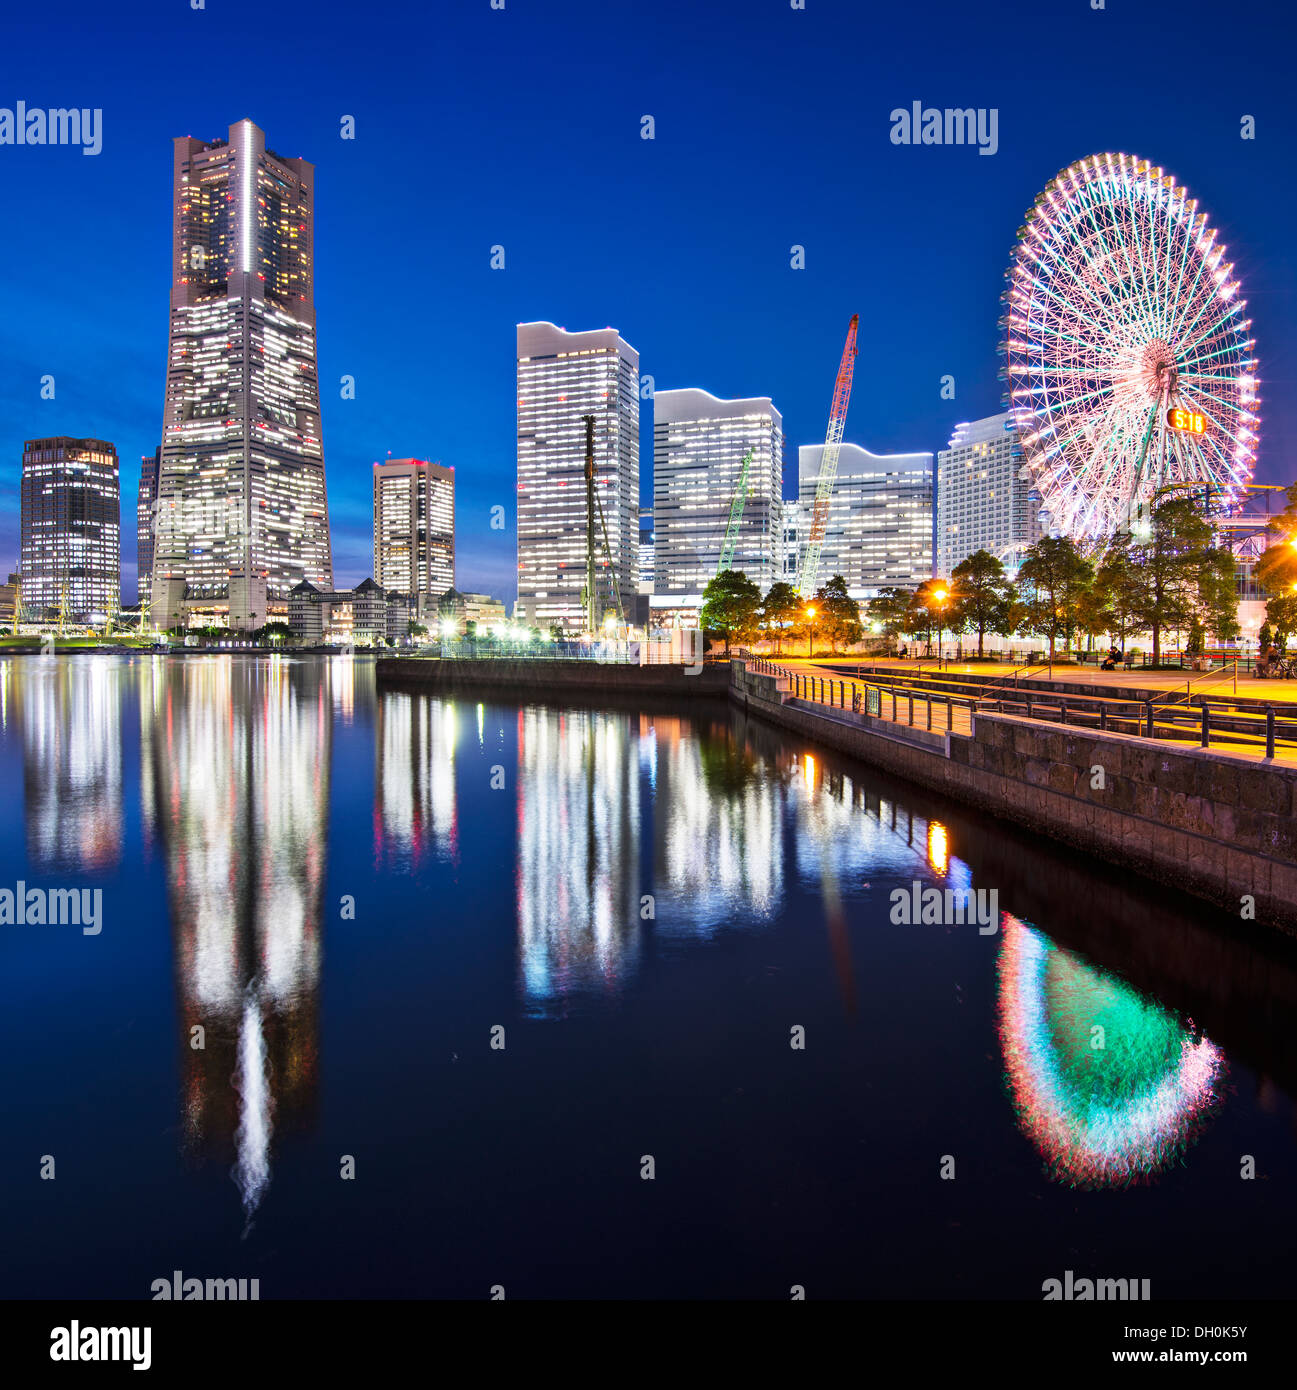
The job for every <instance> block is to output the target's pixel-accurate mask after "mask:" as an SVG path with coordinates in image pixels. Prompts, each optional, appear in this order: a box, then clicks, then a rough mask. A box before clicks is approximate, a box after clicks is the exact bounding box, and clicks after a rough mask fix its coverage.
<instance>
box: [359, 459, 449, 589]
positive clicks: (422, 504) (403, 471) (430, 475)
mask: <svg viewBox="0 0 1297 1390" xmlns="http://www.w3.org/2000/svg"><path fill="white" fill-rule="evenodd" d="M374 578H375V579H376V580H377V581H378V583H380V584H381V585H382V586H383V587H384V588H385V589H390V590H393V591H395V592H396V593H398V594H433V595H436V594H444V593H445V592H446V590H447V589H450V588H453V587H454V584H455V470H454V469H453V468H443V467H442V465H441V464H439V463H425V462H424V460H423V459H388V460H387V461H386V462H384V463H376V464H375V465H374Z"/></svg>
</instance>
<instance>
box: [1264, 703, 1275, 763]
mask: <svg viewBox="0 0 1297 1390" xmlns="http://www.w3.org/2000/svg"><path fill="white" fill-rule="evenodd" d="M1265 755H1266V757H1267V758H1273V757H1274V706H1273V705H1267V706H1266V707H1265Z"/></svg>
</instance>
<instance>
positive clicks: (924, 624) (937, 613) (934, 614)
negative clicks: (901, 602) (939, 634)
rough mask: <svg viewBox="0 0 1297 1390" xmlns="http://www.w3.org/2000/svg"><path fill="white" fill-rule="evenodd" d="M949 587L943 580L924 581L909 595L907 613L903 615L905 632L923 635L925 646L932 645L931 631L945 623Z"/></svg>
mask: <svg viewBox="0 0 1297 1390" xmlns="http://www.w3.org/2000/svg"><path fill="white" fill-rule="evenodd" d="M949 593H950V585H949V584H947V583H946V581H945V580H944V579H925V580H924V581H923V583H922V584H920V585H919V587H918V588H917V589H915V591H914V592H913V593H912V594H911V595H910V607H909V611H908V612H907V613H906V615H905V630H906V631H907V632H912V633H916V634H917V633H920V632H921V633H923V640H924V643H925V644H926V645H927V646H931V645H932V629H933V626H934V624H935V625H938V626H940V625H943V624H944V623H945V611H944V610H945V607H946V604H947V603H948V602H949V597H948V595H949Z"/></svg>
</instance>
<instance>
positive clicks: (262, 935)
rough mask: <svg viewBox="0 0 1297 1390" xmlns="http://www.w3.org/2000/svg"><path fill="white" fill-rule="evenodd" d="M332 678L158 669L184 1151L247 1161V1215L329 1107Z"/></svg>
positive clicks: (313, 668) (285, 666)
mask: <svg viewBox="0 0 1297 1390" xmlns="http://www.w3.org/2000/svg"><path fill="white" fill-rule="evenodd" d="M329 683H330V675H329V672H328V668H326V667H325V666H324V665H323V664H322V663H318V662H307V663H293V662H288V661H285V660H282V659H280V658H278V657H272V658H270V659H269V660H267V661H251V660H246V659H244V658H233V657H199V658H188V659H185V660H183V661H176V660H169V661H163V660H157V661H154V662H150V663H148V665H147V666H146V667H145V668H144V676H143V688H142V690H141V700H140V708H141V725H142V728H141V735H142V737H141V746H142V750H143V751H142V780H143V781H144V783H145V784H146V795H145V798H144V801H145V807H146V813H147V814H150V815H151V816H152V818H153V826H152V830H153V832H154V834H155V835H156V836H157V838H158V840H159V842H160V844H161V846H162V852H163V854H164V856H165V860H166V866H167V880H168V890H169V897H170V905H171V925H172V934H173V937H174V940H175V954H176V975H177V990H178V994H179V1001H180V1010H179V1012H180V1018H181V1025H182V1027H181V1038H180V1055H181V1074H182V1086H183V1107H184V1114H183V1130H184V1139H185V1148H186V1151H187V1152H188V1153H189V1154H190V1155H191V1156H192V1157H194V1158H195V1159H214V1160H217V1161H226V1162H232V1163H233V1176H234V1180H235V1182H236V1183H237V1184H238V1187H239V1190H240V1193H241V1195H242V1198H243V1205H244V1211H245V1214H246V1218H247V1221H248V1222H249V1223H250V1222H251V1219H252V1217H253V1214H254V1213H255V1211H256V1209H257V1206H258V1204H259V1202H260V1200H261V1197H262V1194H263V1192H264V1191H265V1188H266V1185H267V1183H268V1182H269V1179H270V1165H271V1152H272V1138H273V1135H274V1134H275V1132H276V1131H280V1132H282V1131H285V1130H288V1129H291V1128H295V1127H305V1126H306V1125H307V1124H308V1123H309V1122H310V1119H311V1118H312V1115H313V1111H314V1105H315V1092H316V1079H317V1078H316V1071H317V1028H318V1018H317V1010H318V1000H317V993H318V985H319V971H320V908H321V892H322V888H323V880H324V867H325V847H326V832H327V828H328V793H329V786H328V782H329V763H330V749H331V728H332V719H333V713H334V708H335V703H336V702H335V701H334V700H333V699H332V698H331V695H330V691H329V688H328V687H329ZM197 1028H201V1029H202V1030H203V1032H204V1033H205V1046H204V1047H203V1048H195V1047H194V1046H193V1045H192V1043H193V1039H194V1037H195V1036H196V1033H195V1030H196V1029H197Z"/></svg>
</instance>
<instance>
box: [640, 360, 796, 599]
mask: <svg viewBox="0 0 1297 1390" xmlns="http://www.w3.org/2000/svg"><path fill="white" fill-rule="evenodd" d="M783 446H784V434H783V417H782V416H781V415H780V413H779V412H778V411H777V410H776V409H775V407H774V404H773V403H772V402H771V400H770V397H769V396H757V397H753V398H750V399H740V400H732V401H722V400H718V399H717V398H716V397H715V396H713V395H711V394H710V393H709V392H707V391H700V390H697V389H695V388H692V387H691V388H687V389H684V390H680V391H658V392H655V393H654V396H653V560H654V575H653V593H654V596H655V598H657V599H658V600H659V605H658V606H662V605H663V604H664V603H665V602H666V601H667V600H674V601H675V602H676V603H681V604H688V603H698V604H701V602H702V593H703V590H704V589H705V588H706V586H707V583H708V581H709V580H711V579H713V578H714V577H715V575H716V568H717V565H718V564H719V562H720V556H721V545H722V543H723V542H724V540H725V534H726V529H727V527H728V524H729V517H730V508H731V505H732V504H733V502H734V497H735V492H736V490H737V488H738V485H739V477H740V473H741V470H742V463H743V458H744V456H745V455H746V454H748V453H749V452H751V454H752V460H751V462H750V463H749V465H748V474H747V498H746V501H745V504H744V507H743V512H742V516H741V518H740V520H739V527H738V536H737V542H736V545H735V550H734V558H733V562H732V564H731V566H730V568H731V569H735V570H740V571H742V573H744V574H745V575H747V577H748V578H749V579H750V580H752V582H753V583H754V584H756V586H757V587H758V588H759V589H760V590H761V592H762V593H763V594H764V593H765V592H766V590H767V589H769V587H770V586H771V584H773V583H774V581H775V580H776V579H778V578H779V559H780V541H781V525H782V523H781V519H780V512H781V507H782V495H783V483H782V473H783Z"/></svg>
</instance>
